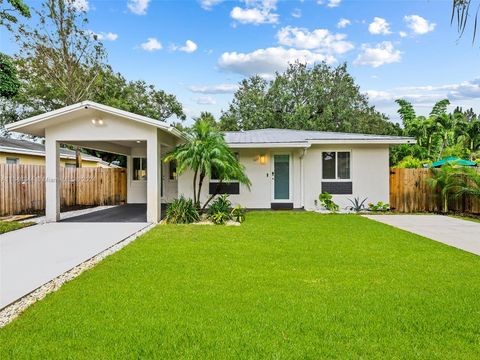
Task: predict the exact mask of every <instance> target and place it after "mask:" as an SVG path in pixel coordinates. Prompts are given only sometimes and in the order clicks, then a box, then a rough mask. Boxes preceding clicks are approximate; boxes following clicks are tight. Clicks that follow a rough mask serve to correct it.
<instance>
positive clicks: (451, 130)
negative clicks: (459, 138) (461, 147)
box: [433, 113, 463, 155]
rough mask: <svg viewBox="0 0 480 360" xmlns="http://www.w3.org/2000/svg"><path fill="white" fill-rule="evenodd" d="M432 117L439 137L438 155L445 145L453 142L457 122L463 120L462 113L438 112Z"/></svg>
mask: <svg viewBox="0 0 480 360" xmlns="http://www.w3.org/2000/svg"><path fill="white" fill-rule="evenodd" d="M433 119H434V122H435V125H436V133H437V134H438V135H439V137H440V139H441V147H440V152H439V155H441V154H442V152H443V150H444V149H445V148H446V147H448V146H450V145H453V144H454V143H455V141H454V139H455V131H456V130H457V125H458V123H460V122H461V121H462V120H463V115H462V114H461V113H453V114H440V115H434V116H433Z"/></svg>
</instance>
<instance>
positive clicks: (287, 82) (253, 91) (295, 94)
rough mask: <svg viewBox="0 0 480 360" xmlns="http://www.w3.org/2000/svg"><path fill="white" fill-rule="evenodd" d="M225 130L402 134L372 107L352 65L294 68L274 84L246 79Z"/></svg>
mask: <svg viewBox="0 0 480 360" xmlns="http://www.w3.org/2000/svg"><path fill="white" fill-rule="evenodd" d="M239 85H240V86H239V89H238V90H237V91H236V93H235V95H234V99H233V100H232V103H231V104H230V106H229V108H228V110H227V111H226V112H224V113H223V114H222V117H221V119H220V128H221V129H222V130H251V129H262V128H284V129H300V130H319V131H343V132H356V133H375V134H392V135H393V134H399V133H400V129H399V128H398V127H397V126H396V125H394V124H393V123H391V122H390V121H388V120H387V119H386V117H385V116H384V115H383V114H380V113H379V112H377V111H376V110H375V109H374V108H373V107H371V106H369V104H368V97H367V96H366V95H364V94H362V93H360V89H359V87H358V85H356V84H355V81H354V79H353V77H352V76H351V75H350V74H349V73H348V71H347V66H346V64H342V65H340V66H338V67H331V66H329V65H327V64H326V63H319V64H316V65H314V66H313V67H309V66H307V65H305V64H301V63H298V62H297V63H295V64H291V65H290V66H289V67H288V68H287V70H286V71H285V72H283V73H277V74H276V76H275V78H274V79H273V80H272V81H267V80H265V79H263V78H262V77H260V76H258V75H256V76H252V77H250V78H248V79H245V80H243V81H242V82H241V83H240V84H239Z"/></svg>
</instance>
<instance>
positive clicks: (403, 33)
mask: <svg viewBox="0 0 480 360" xmlns="http://www.w3.org/2000/svg"><path fill="white" fill-rule="evenodd" d="M398 35H400V37H402V38H404V37H407V36H408V34H407V33H406V32H405V31H400V32H399V33H398Z"/></svg>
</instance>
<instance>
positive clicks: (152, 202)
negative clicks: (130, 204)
mask: <svg viewBox="0 0 480 360" xmlns="http://www.w3.org/2000/svg"><path fill="white" fill-rule="evenodd" d="M160 161H161V159H160V143H159V142H158V139H157V129H155V134H154V135H153V136H151V137H149V138H148V139H147V221H148V222H152V223H157V222H159V221H160V215H161V214H160V184H161V183H160V182H161V166H160Z"/></svg>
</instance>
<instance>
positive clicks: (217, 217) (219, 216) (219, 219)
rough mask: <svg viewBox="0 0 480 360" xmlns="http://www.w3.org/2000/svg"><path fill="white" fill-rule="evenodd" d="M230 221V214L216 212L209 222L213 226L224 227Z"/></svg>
mask: <svg viewBox="0 0 480 360" xmlns="http://www.w3.org/2000/svg"><path fill="white" fill-rule="evenodd" d="M230 219H231V217H230V214H227V213H225V212H222V211H217V212H216V213H214V214H212V215H211V216H210V220H212V222H213V223H214V224H215V225H224V224H225V223H226V222H227V221H228V220H230Z"/></svg>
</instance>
